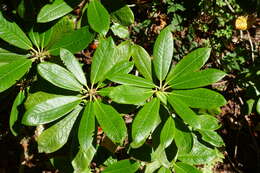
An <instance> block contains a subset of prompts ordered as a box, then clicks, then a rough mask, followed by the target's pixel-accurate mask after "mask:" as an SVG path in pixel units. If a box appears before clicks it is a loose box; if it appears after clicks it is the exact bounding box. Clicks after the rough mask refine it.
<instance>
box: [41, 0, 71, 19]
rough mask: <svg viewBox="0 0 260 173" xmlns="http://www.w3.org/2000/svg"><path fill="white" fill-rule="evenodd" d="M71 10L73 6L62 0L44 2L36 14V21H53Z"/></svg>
mask: <svg viewBox="0 0 260 173" xmlns="http://www.w3.org/2000/svg"><path fill="white" fill-rule="evenodd" d="M72 10H73V8H72V7H71V6H70V5H68V4H67V3H66V2H65V1H64V0H54V1H53V3H51V4H46V5H45V6H44V7H43V8H41V10H40V12H39V14H38V16H37V22H39V23H46V22H50V21H53V20H55V19H58V18H60V17H62V16H64V15H66V14H68V13H70V12H71V11H72Z"/></svg>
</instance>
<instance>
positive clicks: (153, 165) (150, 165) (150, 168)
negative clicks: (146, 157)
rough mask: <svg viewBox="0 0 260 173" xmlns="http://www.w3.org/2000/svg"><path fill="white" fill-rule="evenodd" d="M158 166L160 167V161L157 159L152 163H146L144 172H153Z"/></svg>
mask: <svg viewBox="0 0 260 173" xmlns="http://www.w3.org/2000/svg"><path fill="white" fill-rule="evenodd" d="M160 167H161V163H160V162H159V161H158V160H156V161H154V162H152V163H148V164H146V168H145V173H153V172H155V171H156V170H157V169H158V168H160Z"/></svg>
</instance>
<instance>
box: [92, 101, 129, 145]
mask: <svg viewBox="0 0 260 173" xmlns="http://www.w3.org/2000/svg"><path fill="white" fill-rule="evenodd" d="M94 111H95V115H96V118H97V120H98V123H99V124H100V126H101V128H102V129H103V131H104V132H105V133H106V135H107V136H108V137H109V138H110V139H111V140H112V141H113V142H115V143H119V144H121V145H122V144H123V142H124V139H125V138H126V136H127V129H126V125H125V122H124V120H123V118H122V117H121V116H120V114H119V113H118V112H117V111H116V110H115V109H114V108H113V107H112V106H110V105H106V104H103V103H101V102H100V101H95V102H94Z"/></svg>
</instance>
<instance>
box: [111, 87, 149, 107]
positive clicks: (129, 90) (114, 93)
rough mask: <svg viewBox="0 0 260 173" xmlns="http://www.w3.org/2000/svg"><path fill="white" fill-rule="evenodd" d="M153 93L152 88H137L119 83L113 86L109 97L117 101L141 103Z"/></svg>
mask: <svg viewBox="0 0 260 173" xmlns="http://www.w3.org/2000/svg"><path fill="white" fill-rule="evenodd" d="M152 95H153V90H152V89H148V88H139V87H135V86H129V85H120V86H117V87H114V88H113V89H112V90H111V91H110V93H109V97H110V98H111V99H112V100H113V101H114V102H117V103H122V104H134V105H142V104H144V102H145V101H146V100H147V99H148V98H149V97H151V96H152Z"/></svg>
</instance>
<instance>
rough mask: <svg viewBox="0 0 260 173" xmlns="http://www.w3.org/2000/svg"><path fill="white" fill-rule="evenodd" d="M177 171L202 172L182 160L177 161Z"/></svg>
mask: <svg viewBox="0 0 260 173" xmlns="http://www.w3.org/2000/svg"><path fill="white" fill-rule="evenodd" d="M174 171H175V173H201V171H199V170H198V169H197V168H195V167H193V166H191V165H189V164H186V163H182V162H176V163H175V164H174Z"/></svg>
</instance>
